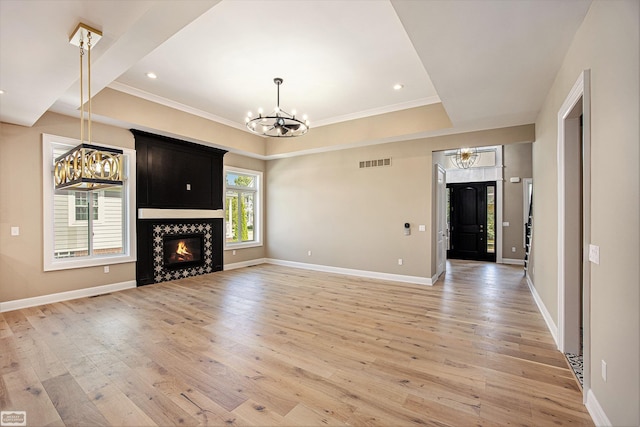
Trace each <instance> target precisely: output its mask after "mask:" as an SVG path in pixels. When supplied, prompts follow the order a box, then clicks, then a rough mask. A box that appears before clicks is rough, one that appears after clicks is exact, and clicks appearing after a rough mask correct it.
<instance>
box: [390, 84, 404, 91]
mask: <svg viewBox="0 0 640 427" xmlns="http://www.w3.org/2000/svg"><path fill="white" fill-rule="evenodd" d="M403 87H404V85H403V84H400V83H396V84H394V85H393V88H394V89H395V90H400V89H402V88H403Z"/></svg>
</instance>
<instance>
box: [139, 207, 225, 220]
mask: <svg viewBox="0 0 640 427" xmlns="http://www.w3.org/2000/svg"><path fill="white" fill-rule="evenodd" d="M208 218H224V211H223V210H222V209H152V208H141V209H138V219H208Z"/></svg>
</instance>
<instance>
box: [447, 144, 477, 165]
mask: <svg viewBox="0 0 640 427" xmlns="http://www.w3.org/2000/svg"><path fill="white" fill-rule="evenodd" d="M479 157H480V155H479V154H478V150H477V149H476V148H458V149H457V150H456V154H455V155H454V156H453V163H454V164H455V165H456V166H457V167H458V168H460V169H469V168H470V167H471V166H473V165H474V164H475V163H476V162H477V161H478V158H479Z"/></svg>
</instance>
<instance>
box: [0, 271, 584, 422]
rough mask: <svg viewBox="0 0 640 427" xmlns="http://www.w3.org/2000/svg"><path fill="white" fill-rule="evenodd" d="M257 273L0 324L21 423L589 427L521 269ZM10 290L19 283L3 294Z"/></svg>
mask: <svg viewBox="0 0 640 427" xmlns="http://www.w3.org/2000/svg"><path fill="white" fill-rule="evenodd" d="M449 271H450V273H448V274H447V275H446V278H445V279H444V280H442V279H441V280H440V281H439V282H438V283H436V285H435V286H433V287H429V286H419V285H409V284H401V283H393V282H385V281H380V280H370V279H363V278H357V277H349V276H340V275H335V274H327V273H319V272H313V271H306V270H298V269H292V268H286V267H280V266H274V265H262V266H257V267H251V268H245V269H241V270H232V271H225V272H219V273H214V274H211V275H206V276H199V277H194V278H188V279H183V280H180V281H175V282H168V283H161V284H155V285H150V286H145V287H141V288H137V289H131V290H127V291H122V292H118V293H113V294H107V295H103V296H98V297H94V298H85V299H78V300H74V301H68V302H63V303H56V304H49V305H44V306H40V307H36V308H29V309H22V310H16V311H13V312H7V313H3V314H0V407H1V408H2V409H3V410H23V411H27V421H28V425H33V426H35V425H63V424H64V425H69V426H89V425H116V426H121V425H122V426H124V425H129V426H146V425H225V426H231V425H256V426H268V425H286V426H319V425H346V424H349V425H380V426H399V425H413V424H422V425H434V426H436V425H437V426H472V425H486V426H493V425H530V426H545V425H593V424H592V422H591V419H590V417H589V415H588V413H587V411H586V409H585V408H584V406H583V405H582V403H581V402H582V397H581V392H580V390H579V389H578V386H577V384H576V382H575V380H574V378H573V376H572V373H571V372H570V371H569V369H568V367H567V364H566V362H565V360H564V358H563V355H562V354H560V353H559V352H558V351H557V350H556V349H555V346H554V344H553V340H552V338H551V336H550V334H549V332H548V331H547V329H546V326H545V323H544V321H543V319H542V317H541V316H540V314H539V312H538V311H537V308H536V306H535V303H534V301H533V299H532V297H531V294H530V293H529V290H528V289H527V285H526V283H525V281H524V280H523V277H522V270H521V268H516V267H512V266H505V265H496V264H490V263H466V262H454V263H453V264H452V265H450V266H449ZM16 285H17V284H16Z"/></svg>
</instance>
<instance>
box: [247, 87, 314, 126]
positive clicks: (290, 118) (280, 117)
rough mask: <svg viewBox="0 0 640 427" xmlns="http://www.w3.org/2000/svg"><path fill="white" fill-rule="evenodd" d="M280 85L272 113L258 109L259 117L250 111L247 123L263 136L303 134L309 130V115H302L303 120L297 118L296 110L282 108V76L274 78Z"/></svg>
mask: <svg viewBox="0 0 640 427" xmlns="http://www.w3.org/2000/svg"><path fill="white" fill-rule="evenodd" d="M273 82H274V83H275V84H276V86H277V87H278V102H277V104H276V108H275V109H274V110H273V112H272V113H271V114H270V115H262V109H259V110H258V117H253V113H251V111H249V114H247V118H246V119H245V123H246V124H247V129H249V130H250V131H251V132H253V133H256V134H258V135H263V136H272V137H276V138H280V137H294V136H302V135H304V134H305V133H307V131H308V130H309V120H307V116H306V115H304V116H302V120H299V119H297V118H296V112H295V111H292V112H291V114H289V113H287V112H286V111H284V110H283V109H281V108H280V85H281V84H282V82H283V80H282V79H281V78H280V77H276V78H275V79H273Z"/></svg>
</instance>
